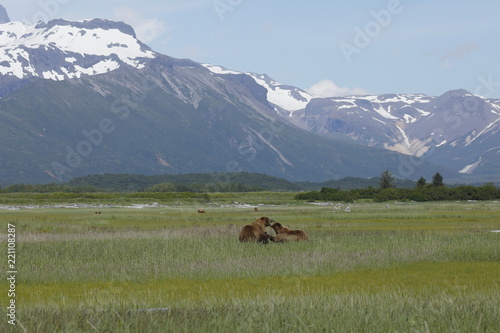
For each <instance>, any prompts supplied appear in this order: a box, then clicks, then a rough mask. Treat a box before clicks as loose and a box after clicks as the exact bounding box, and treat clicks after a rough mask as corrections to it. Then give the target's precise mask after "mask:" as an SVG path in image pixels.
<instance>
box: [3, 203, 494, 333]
mask: <svg viewBox="0 0 500 333" xmlns="http://www.w3.org/2000/svg"><path fill="white" fill-rule="evenodd" d="M194 208H195V206H181V207H172V208H165V207H159V208H149V209H144V210H134V209H124V208H120V209H118V208H114V209H106V210H103V214H100V215H96V214H95V213H94V212H93V211H92V210H89V209H75V210H68V209H47V210H30V211H16V212H10V211H9V212H0V217H3V218H5V219H2V221H3V222H2V223H7V222H9V223H15V224H16V226H17V228H18V244H17V259H18V270H19V273H18V276H17V277H18V280H17V289H18V298H17V301H18V305H19V308H18V319H19V325H18V326H17V329H18V330H19V331H23V329H22V328H23V327H24V328H25V329H26V331H29V332H37V331H38V332H96V331H98V332H152V331H165V332H323V331H334V332H338V331H341V332H402V331H404V332H427V331H429V332H434V331H438V332H496V331H498V330H499V329H500V324H499V323H500V246H499V245H498V244H499V235H498V234H496V233H491V232H488V231H490V230H493V229H500V226H499V221H500V209H499V207H498V204H497V203H486V204H478V205H469V204H466V205H459V204H452V203H442V204H425V205H412V204H407V205H405V206H397V207H395V208H392V207H391V209H386V208H385V207H384V206H382V205H375V204H362V205H357V206H352V207H351V209H352V213H350V214H348V213H343V212H337V211H334V210H333V209H332V208H331V207H317V206H311V205H295V204H293V205H289V206H262V207H261V209H260V211H259V212H253V211H250V210H243V209H239V208H238V209H237V208H234V207H220V206H216V205H215V204H214V205H213V206H212V207H211V208H210V209H207V213H206V214H197V213H196V210H195V209H194ZM260 215H266V216H270V217H271V218H275V219H277V220H279V221H281V222H282V223H284V224H286V225H288V226H290V227H292V228H299V227H300V228H303V229H304V230H306V232H307V233H308V234H309V237H310V239H311V240H310V241H308V242H299V243H286V244H269V245H261V244H242V243H240V242H239V241H238V239H237V234H238V231H239V229H240V228H241V226H242V225H244V224H246V223H248V222H251V221H252V220H253V219H255V217H256V216H260ZM2 228H3V227H2ZM3 230H6V229H5V228H3ZM5 244H6V243H5V237H2V243H1V244H0V246H2V247H4V245H5ZM4 248H5V247H4ZM0 288H1V289H2V290H6V288H7V285H6V282H5V281H2V283H0ZM11 328H12V327H10V326H9V325H8V324H7V323H6V320H3V321H0V331H2V332H3V331H7V329H11Z"/></svg>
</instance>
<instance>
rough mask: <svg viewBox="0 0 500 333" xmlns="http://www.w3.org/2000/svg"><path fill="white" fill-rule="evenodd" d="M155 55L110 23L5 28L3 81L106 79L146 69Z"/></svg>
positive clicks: (0, 49)
mask: <svg viewBox="0 0 500 333" xmlns="http://www.w3.org/2000/svg"><path fill="white" fill-rule="evenodd" d="M154 57H155V53H154V52H153V51H151V50H150V49H149V48H148V47H147V46H145V45H144V44H142V43H141V42H139V41H138V40H137V39H136V37H135V33H134V32H133V29H132V28H131V27H130V26H127V25H125V24H123V23H116V22H112V21H107V20H98V19H96V20H85V21H75V22H69V21H65V20H53V21H50V22H49V23H47V24H43V23H39V24H37V25H36V26H30V25H27V24H24V23H20V22H9V23H5V24H0V75H9V76H15V77H17V78H19V79H23V78H26V77H31V76H38V77H41V78H44V79H51V80H63V79H67V78H78V77H80V76H81V75H95V74H102V73H106V72H109V71H112V70H115V69H117V68H119V67H120V65H121V64H126V65H129V66H132V67H135V68H138V69H140V68H143V67H144V65H145V64H144V59H146V58H154Z"/></svg>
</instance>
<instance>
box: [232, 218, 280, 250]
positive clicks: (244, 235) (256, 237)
mask: <svg viewBox="0 0 500 333" xmlns="http://www.w3.org/2000/svg"><path fill="white" fill-rule="evenodd" d="M271 222H274V221H273V220H271V219H269V217H265V216H262V217H260V218H258V219H256V220H255V221H254V222H253V223H252V224H247V225H246V226H244V227H243V228H242V229H241V231H240V235H239V239H240V242H259V243H265V244H266V243H268V241H269V238H270V236H269V235H268V234H267V233H266V231H265V230H266V227H270V226H271Z"/></svg>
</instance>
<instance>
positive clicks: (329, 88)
mask: <svg viewBox="0 0 500 333" xmlns="http://www.w3.org/2000/svg"><path fill="white" fill-rule="evenodd" d="M307 92H308V93H310V94H311V95H313V96H316V97H338V96H351V95H368V94H369V93H368V92H367V91H366V90H365V89H363V88H347V87H339V86H338V85H336V84H335V83H334V82H333V81H331V80H322V81H320V82H318V83H316V84H314V85H312V86H311V87H310V88H309V89H307Z"/></svg>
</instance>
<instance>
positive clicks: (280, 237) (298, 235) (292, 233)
mask: <svg viewBox="0 0 500 333" xmlns="http://www.w3.org/2000/svg"><path fill="white" fill-rule="evenodd" d="M271 228H273V230H274V232H276V235H277V236H276V237H272V236H271V237H270V239H271V240H272V241H273V242H277V243H279V242H289V241H290V242H293V241H295V242H298V241H303V240H308V239H309V237H307V235H306V233H305V232H304V231H303V230H290V229H288V228H285V227H283V226H282V225H281V223H279V222H276V223H274V224H273V225H272V226H271Z"/></svg>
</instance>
